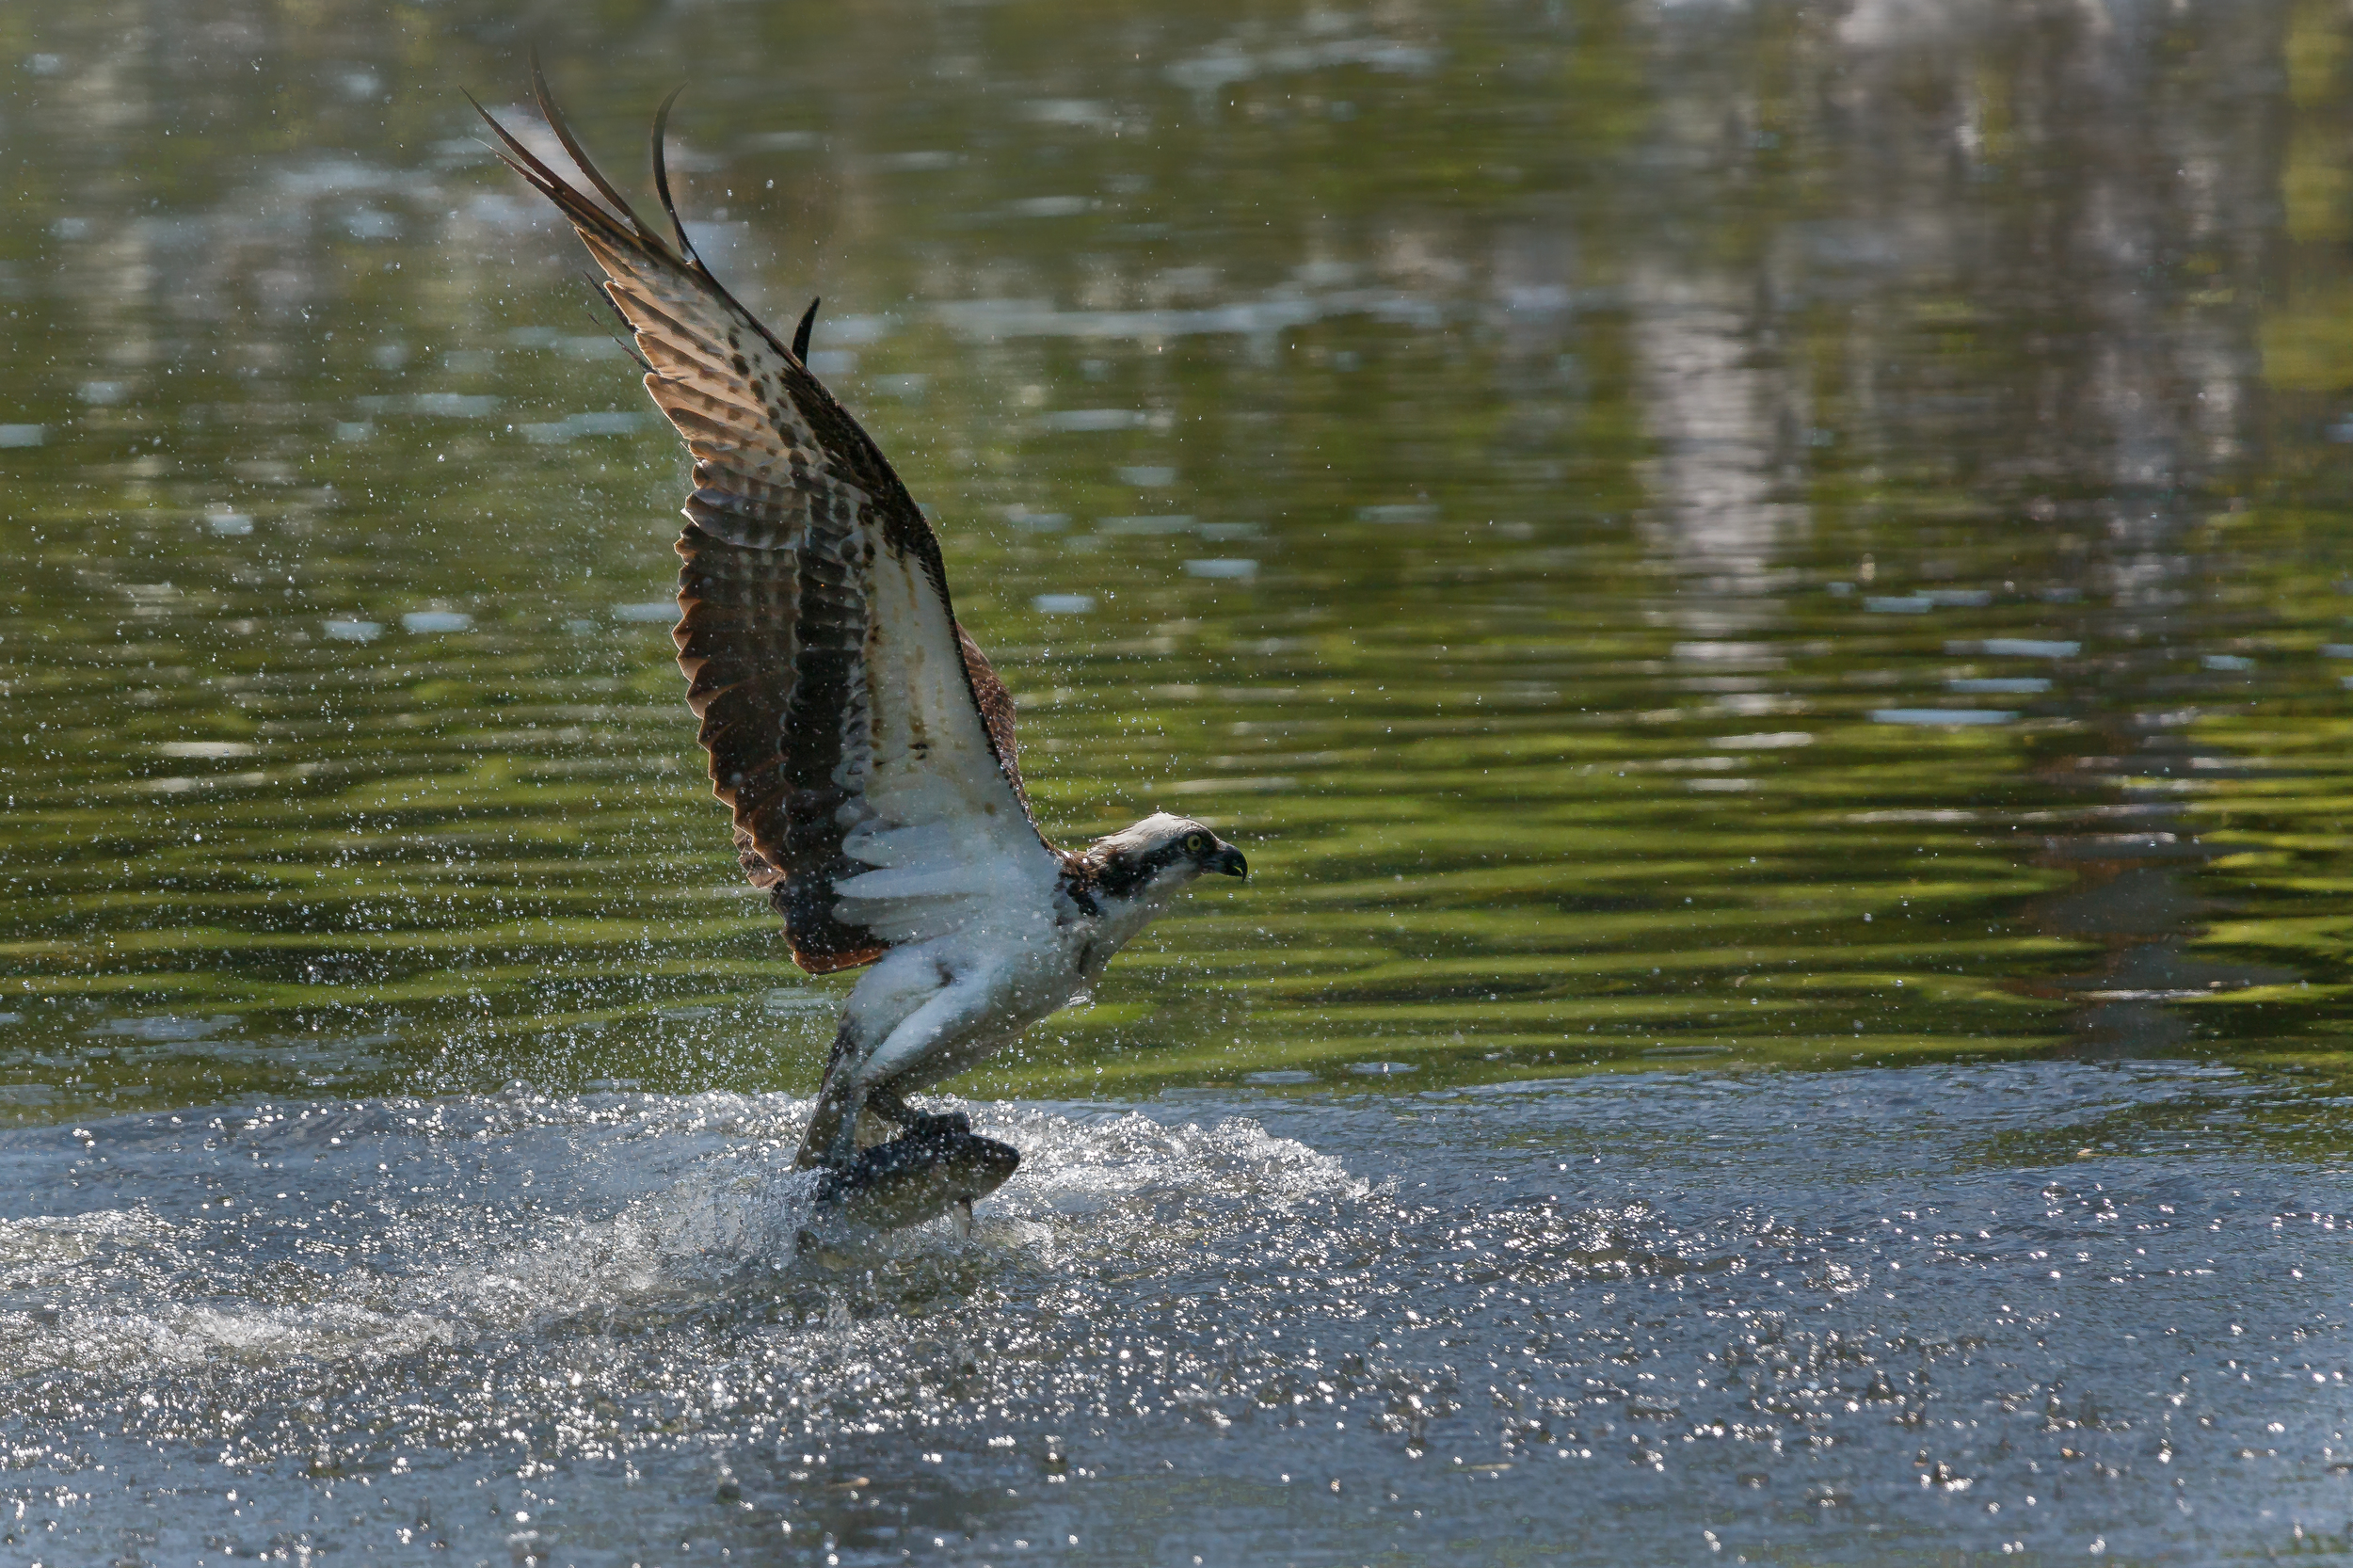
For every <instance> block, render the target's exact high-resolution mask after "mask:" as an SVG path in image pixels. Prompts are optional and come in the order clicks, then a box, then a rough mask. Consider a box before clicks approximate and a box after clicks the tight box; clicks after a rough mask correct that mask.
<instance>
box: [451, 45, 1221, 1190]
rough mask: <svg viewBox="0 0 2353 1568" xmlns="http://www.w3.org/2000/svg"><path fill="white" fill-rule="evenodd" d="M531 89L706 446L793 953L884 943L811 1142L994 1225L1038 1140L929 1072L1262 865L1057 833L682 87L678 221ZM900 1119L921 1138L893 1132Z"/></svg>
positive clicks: (878, 462)
mask: <svg viewBox="0 0 2353 1568" xmlns="http://www.w3.org/2000/svg"><path fill="white" fill-rule="evenodd" d="M532 86H533V88H534V90H535V92H536V96H537V100H538V105H539V109H540V112H541V114H542V115H544V116H545V117H546V120H547V123H548V129H549V130H550V131H551V132H552V134H553V136H554V137H555V140H556V142H557V144H558V145H560V146H561V147H562V148H563V150H564V154H565V156H566V157H567V158H568V159H569V161H570V163H571V164H572V166H573V170H574V172H575V173H576V174H577V175H578V176H579V177H580V179H581V180H583V181H584V182H585V183H584V184H578V183H575V181H574V180H573V178H571V177H570V176H568V175H567V174H565V173H563V172H560V171H559V170H558V169H557V168H554V167H553V166H552V165H551V164H550V163H549V162H547V161H546V160H544V159H542V158H541V157H539V155H538V154H537V153H536V152H533V151H532V150H531V149H530V148H529V147H528V146H526V145H525V144H524V143H523V142H522V141H520V139H518V138H517V137H516V136H512V135H510V134H509V133H508V132H507V130H506V129H505V127H504V126H502V125H501V124H500V123H499V122H498V121H497V120H495V119H493V118H492V117H491V116H490V115H489V114H488V112H487V111H483V112H482V118H483V120H485V121H487V122H488V125H489V127H490V130H491V132H492V133H493V134H494V135H495V136H497V137H498V139H499V143H500V149H499V151H500V156H501V157H502V158H504V160H505V162H506V164H507V165H508V167H509V168H513V169H514V170H515V171H516V172H517V173H518V174H520V175H521V176H522V177H523V179H524V180H525V181H527V182H529V184H531V185H532V186H533V187H534V188H535V189H536V190H537V191H538V192H539V193H540V194H541V195H542V196H545V197H546V198H547V199H548V200H551V201H552V202H553V203H554V204H555V206H556V207H557V209H558V210H559V211H561V212H562V214H563V215H564V216H565V217H566V218H567V219H568V220H569V221H570V223H571V225H572V228H573V231H574V232H576V233H578V234H579V236H580V238H581V240H582V242H583V243H584V245H586V246H587V248H588V252H589V255H590V256H591V257H592V258H593V259H594V260H595V262H596V264H597V265H598V266H599V267H600V269H601V270H602V271H603V273H604V282H603V288H604V292H605V294H606V296H608V297H609V298H610V300H611V301H612V304H613V307H614V309H615V310H616V312H618V313H619V315H620V317H621V318H622V320H623V321H624V322H625V323H626V324H627V326H628V327H629V328H630V330H631V332H632V334H633V339H634V344H635V351H636V353H637V355H638V356H639V363H640V367H641V368H642V369H643V370H644V372H645V376H644V380H645V386H646V391H647V392H648V393H649V394H650V395H651V396H652V398H653V401H654V403H655V405H656V406H657V407H658V408H661V410H662V411H663V413H664V415H666V416H667V417H668V419H669V421H670V423H671V424H673V425H674V426H676V427H677V429H678V432H679V434H680V436H681V437H683V438H684V440H685V441H686V446H687V451H688V453H689V455H690V456H692V457H693V459H694V476H693V485H694V488H693V491H692V493H691V494H690V495H689V496H688V498H687V502H686V508H685V510H686V518H687V526H686V528H685V531H684V533H683V534H682V535H681V536H680V539H679V541H678V553H679V556H680V560H681V562H682V565H681V567H680V572H679V608H680V621H679V624H678V626H677V628H676V629H675V630H674V631H673V632H672V636H673V638H674V639H675V641H676V642H677V644H678V659H679V667H680V670H681V671H683V672H684V674H685V676H686V680H687V698H686V699H687V705H688V706H689V707H690V708H692V709H693V710H694V712H695V714H696V717H697V718H698V719H699V720H700V721H701V724H702V728H701V735H700V739H701V742H702V745H703V749H704V751H705V753H706V754H707V755H708V756H709V758H710V764H711V782H712V793H713V794H715V795H716V796H718V798H719V799H720V800H721V801H722V802H724V803H725V804H726V805H727V807H728V809H729V811H730V813H731V814H732V816H733V819H734V829H735V848H736V853H737V856H738V857H739V859H740V860H741V862H742V865H743V868H744V873H745V874H746V875H747V876H748V877H749V878H750V879H751V881H752V883H753V885H754V886H756V887H758V888H760V889H761V890H762V891H764V892H766V893H767V895H768V900H769V904H770V905H771V906H772V907H773V908H774V909H775V910H776V913H777V914H778V915H779V916H781V917H782V919H783V921H784V927H785V935H786V937H787V939H788V940H789V942H790V943H791V946H792V957H793V960H794V962H796V963H798V964H799V965H800V966H801V967H802V968H804V969H807V970H808V971H809V972H810V973H811V974H829V973H832V972H833V971H835V970H838V969H849V968H859V967H861V966H869V965H871V966H872V968H869V969H868V970H867V973H866V974H865V976H864V977H863V978H862V979H861V980H860V981H859V982H858V984H857V986H856V989H855V990H853V991H852V992H851V993H850V996H849V999H848V1000H847V1001H846V1002H845V1003H844V1004H843V1006H842V1010H841V1017H840V1025H839V1027H838V1029H837V1030H836V1032H835V1035H834V1044H833V1051H832V1055H831V1057H830V1059H829V1060H828V1061H827V1063H826V1066H825V1075H824V1081H823V1083H822V1085H821V1086H820V1088H819V1090H818V1095H817V1103H816V1106H815V1108H814V1110H813V1112H811V1115H810V1118H809V1125H808V1131H807V1132H806V1134H805V1135H804V1137H803V1139H802V1143H801V1147H800V1151H799V1153H798V1154H797V1156H796V1157H795V1160H794V1163H795V1165H796V1166H797V1167H798V1168H802V1169H818V1170H822V1171H824V1173H825V1175H824V1178H823V1181H822V1183H821V1197H820V1200H819V1204H820V1208H823V1209H825V1210H827V1211H828V1212H830V1213H832V1214H834V1215H836V1216H848V1217H855V1218H856V1219H858V1220H859V1221H860V1222H861V1223H865V1224H880V1225H885V1226H890V1225H904V1224H920V1223H922V1221H924V1220H927V1219H932V1218H936V1216H938V1215H940V1214H942V1213H953V1214H956V1215H957V1216H958V1217H959V1219H960V1223H968V1221H969V1218H970V1208H971V1204H972V1202H973V1200H975V1199H977V1198H981V1197H985V1196H986V1195H987V1194H988V1193H989V1192H994V1191H995V1190H996V1188H997V1187H998V1185H999V1184H1000V1183H1001V1182H1002V1181H1003V1180H1004V1179H1005V1178H1006V1177H1007V1176H1011V1175H1012V1174H1013V1170H1014V1167H1015V1165H1016V1164H1017V1163H1018V1162H1019V1160H1020V1156H1019V1155H1018V1154H1016V1152H1015V1151H1014V1150H1013V1149H1012V1148H1011V1147H1010V1146H1008V1145H1006V1144H1000V1143H997V1142H995V1141H994V1140H991V1139H987V1138H981V1137H977V1136H975V1135H974V1134H973V1133H972V1131H971V1128H970V1125H969V1124H968V1122H966V1121H965V1120H964V1118H963V1117H961V1116H954V1115H951V1116H944V1117H943V1116H923V1115H920V1114H918V1113H916V1112H911V1111H909V1110H908V1109H907V1107H906V1103H905V1097H906V1096H909V1095H913V1094H920V1093H921V1092H923V1091H925V1090H927V1089H930V1088H932V1087H933V1086H935V1085H936V1084H938V1083H940V1082H941V1081H943V1080H947V1079H949V1078H952V1077H954V1076H955V1075H956V1074H958V1073H961V1072H964V1071H966V1070H967V1069H968V1068H970V1067H973V1066H975V1065H977V1064H980V1063H981V1062H983V1061H984V1060H985V1059H987V1058H988V1057H990V1056H993V1055H995V1054H996V1053H997V1052H998V1051H1000V1050H1001V1049H1003V1048H1005V1047H1006V1046H1008V1045H1010V1044H1012V1043H1013V1042H1014V1041H1015V1040H1016V1039H1017V1038H1019V1037H1020V1035H1021V1033H1022V1032H1023V1031H1024V1030H1026V1029H1028V1028H1029V1027H1030V1025H1032V1024H1033V1023H1035V1022H1037V1021H1038V1020H1039V1019H1041V1018H1043V1017H1045V1016H1047V1015H1048V1014H1050V1013H1053V1012H1055V1011H1057V1010H1058V1009H1060V1008H1062V1007H1064V1006H1066V1005H1068V1004H1069V1003H1070V1002H1072V1001H1073V1000H1079V999H1081V998H1084V997H1086V996H1088V995H1090V994H1091V993H1092V992H1093V990H1094V988H1095V985H1096V982H1097V981H1098V980H1099V979H1100V978H1101V976H1102V973H1103V969H1104V966H1105V965H1107V964H1109V963H1110V962H1111V959H1112V955H1113V954H1114V953H1116V952H1119V950H1120V949H1121V948H1122V947H1123V946H1125V945H1126V944H1127V943H1128V941H1129V940H1130V939H1132V938H1133V937H1134V936H1136V935H1137V934H1138V933H1139V932H1141V931H1142V930H1143V929H1144V926H1145V925H1146V924H1147V923H1148V922H1149V921H1150V920H1152V918H1153V917H1154V916H1155V915H1157V914H1159V913H1160V911H1161V910H1162V909H1163V908H1165V907H1166V906H1167V905H1168V904H1169V903H1170V901H1171V900H1173V899H1174V898H1175V897H1176V896H1177V894H1178V893H1180V892H1182V891H1183V890H1184V889H1185V888H1188V887H1190V886H1191V885H1192V884H1193V882H1194V881H1196V880H1198V879H1199V878H1200V877H1202V876H1205V875H1219V876H1232V877H1243V876H1246V875H1247V874H1248V872H1249V865H1248V863H1247V862H1246V861H1245V860H1244V859H1243V857H1242V853H1241V850H1239V849H1237V848H1235V847H1234V846H1233V845H1232V844H1229V843H1227V842H1226V841H1225V840H1223V839H1220V838H1219V837H1218V836H1217V835H1216V834H1215V833H1214V832H1212V831H1211V830H1210V829H1209V826H1208V824H1204V823H1199V822H1195V821H1193V820H1192V819H1190V818H1186V817H1177V816H1171V815H1168V814H1166V813H1163V812H1155V813H1154V814H1153V815H1151V816H1149V817H1146V818H1144V820H1143V821H1142V822H1139V823H1137V824H1134V825H1133V826H1131V827H1128V828H1126V829H1123V830H1122V831H1120V832H1117V833H1113V834H1112V835H1110V836H1109V837H1106V838H1102V839H1098V840H1096V841H1095V842H1094V843H1092V844H1091V845H1089V846H1088V847H1086V848H1084V849H1080V850H1064V849H1059V848H1056V847H1055V846H1054V845H1053V844H1051V843H1049V842H1048V840H1047V839H1046V836H1045V834H1044V832H1043V831H1042V830H1041V829H1040V827H1039V825H1038V823H1037V820H1036V817H1035V815H1034V814H1033V813H1032V810H1031V807H1030V797H1029V792H1028V790H1027V789H1026V788H1025V787H1024V785H1023V783H1022V777H1021V768H1020V763H1019V761H1018V760H1017V757H1016V744H1015V737H1014V704H1013V699H1012V697H1011V696H1010V695H1009V694H1008V693H1007V692H1006V689H1005V685H1004V682H1003V681H1001V680H999V679H998V678H997V672H996V671H995V670H994V669H993V668H991V667H990V664H989V662H988V659H987V656H986V655H984V653H982V651H981V648H980V645H979V644H978V643H975V642H974V641H973V640H972V637H971V635H970V633H968V632H966V631H965V629H964V628H963V626H962V625H960V624H959V623H958V622H957V620H956V617H955V612H954V609H953V607H952V603H951V600H950V595H949V590H948V568H947V563H946V559H945V557H944V555H943V554H942V552H941V550H940V544H939V539H938V537H937V536H936V535H935V534H934V533H933V531H932V526H931V523H930V521H929V520H927V519H926V518H925V516H924V514H923V511H922V509H921V508H920V507H919V506H918V505H917V504H916V503H915V500H914V498H913V497H912V496H910V495H909V494H908V493H907V488H906V487H905V485H904V484H903V483H902V482H901V481H900V478H899V476H898V474H897V473H896V472H893V471H892V469H891V466H890V464H889V462H888V460H887V459H886V458H885V457H884V456H883V455H882V452H881V450H880V449H879V448H877V447H876V446H875V444H874V442H873V440H872V438H871V437H869V436H868V435H867V433H866V431H865V430H864V429H862V428H861V427H860V426H859V424H858V423H857V421H856V420H855V419H853V418H852V417H851V415H850V413H849V411H848V410H847V409H846V408H843V407H842V406H841V405H840V402H838V401H837V400H836V399H835V397H834V395H833V393H832V392H829V391H828V390H827V389H826V388H825V386H824V383H823V382H821V381H820V380H819V379H818V378H817V376H816V375H815V373H814V372H812V371H811V370H810V369H809V366H808V344H809V337H810V334H811V332H812V331H814V330H815V325H816V312H817V307H816V305H815V303H814V302H812V303H811V304H810V306H809V308H808V313H807V314H806V315H804V316H803V317H802V318H801V321H800V324H799V326H798V328H797V329H796V330H795V331H794V333H793V334H792V340H791V342H790V344H787V342H786V341H785V340H784V339H782V338H779V337H777V336H776V334H775V333H774V332H772V331H770V330H769V329H768V328H767V327H766V326H764V325H763V324H762V323H761V322H760V320H759V319H758V318H756V317H755V316H753V315H752V313H751V312H749V311H747V310H745V309H744V306H743V305H742V304H741V303H739V302H738V301H737V300H736V298H735V296H733V295H731V294H729V293H728V290H727V289H726V287H725V286H724V285H722V284H721V283H720V281H719V280H718V279H717V278H716V277H715V276H714V275H713V274H712V270H711V268H710V267H709V266H708V265H706V264H704V261H703V258H702V257H701V256H700V255H699V254H697V253H696V249H695V245H694V242H693V240H692V239H691V238H690V237H689V236H688V234H687V232H686V227H685V225H684V223H683V222H681V221H680V217H679V213H678V206H677V203H676V201H675V200H673V198H672V194H671V189H670V178H669V171H668V168H667V167H666V165H665V163H664V148H663V135H664V126H665V124H666V122H667V120H668V117H669V110H670V104H671V103H673V102H675V101H676V99H677V97H678V95H677V94H676V93H672V94H671V96H670V98H669V99H668V100H665V101H664V103H663V105H662V107H661V109H660V110H659V111H658V112H657V113H656V114H655V116H654V127H653V181H654V190H655V192H656V194H657V195H658V196H659V198H660V200H661V203H662V209H663V213H664V216H666V217H667V218H668V220H669V232H667V233H666V234H665V233H664V232H660V231H658V230H656V229H655V228H653V227H651V226H650V225H648V223H646V222H645V220H644V219H642V218H641V217H639V216H638V215H637V214H636V212H635V211H634V210H632V208H631V206H630V204H629V202H628V200H626V199H625V198H624V197H623V196H622V195H621V193H620V191H619V190H618V189H616V187H615V186H614V184H612V182H611V181H609V180H607V179H606V178H605V177H604V175H603V174H601V173H600V172H599V171H598V169H597V168H596V166H595V165H594V164H592V163H591V162H590V161H589V159H588V155H587V153H586V152H585V151H584V149H583V148H582V147H581V144H580V141H579V139H578V138H577V137H576V136H574V135H573V134H572V132H571V130H570V128H569V127H568V126H567V125H566V124H565V122H564V120H563V117H562V116H561V115H559V114H557V113H556V110H555V106H554V104H552V102H551V101H550V99H549V96H548V90H547V83H546V80H545V78H544V77H543V76H542V75H541V74H540V72H539V68H538V65H537V62H536V60H535V61H534V62H533V65H532ZM475 108H476V109H477V110H478V111H479V110H481V105H480V104H475ZM885 1124H888V1125H894V1126H896V1127H898V1128H901V1129H903V1130H902V1132H901V1135H900V1136H898V1137H896V1138H893V1139H891V1140H890V1141H889V1142H887V1143H880V1144H876V1143H874V1142H873V1141H872V1133H873V1132H875V1131H876V1130H877V1129H879V1128H881V1127H882V1126H884V1125H885Z"/></svg>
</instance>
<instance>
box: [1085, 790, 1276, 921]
mask: <svg viewBox="0 0 2353 1568" xmlns="http://www.w3.org/2000/svg"><path fill="white" fill-rule="evenodd" d="M1080 859H1081V861H1083V862H1084V863H1085V864H1086V866H1087V867H1088V868H1089V869H1090V870H1091V871H1093V872H1094V873H1095V882H1096V886H1097V887H1098V888H1101V889H1102V890H1103V891H1104V892H1105V893H1107V894H1109V895H1110V896H1111V897H1112V898H1122V899H1124V898H1133V897H1136V896H1137V895H1139V894H1143V893H1146V892H1160V891H1169V892H1174V891H1175V890H1176V889H1177V888H1181V887H1183V886H1184V885H1185V884H1186V883H1188V882H1191V881H1192V880H1193V878H1195V877H1197V876H1200V875H1202V874H1204V873H1206V872H1217V873H1218V874H1219V875H1221V876H1247V875H1249V874H1250V863H1249V862H1248V861H1247V860H1244V859H1243V858H1242V854H1241V851H1240V850H1238V849H1236V848H1235V847H1234V846H1233V845H1231V844H1229V843H1227V842H1226V841H1225V840H1223V839H1221V838H1219V837H1218V836H1217V835H1216V834H1214V833H1212V832H1210V831H1209V828H1208V826H1207V825H1205V824H1201V823H1197V822H1194V821H1193V819H1192V818H1190V817H1172V816H1170V815H1169V814H1168V813H1167V812H1165V811H1155V812H1154V813H1153V814H1152V815H1150V816H1148V817H1146V818H1144V820H1143V821H1142V822H1140V823H1137V824H1135V825H1134V826H1132V827H1125V828H1122V829H1120V830H1119V831H1118V832H1116V833H1113V834H1112V835H1111V836H1110V837H1109V838H1104V839H1097V840H1095V842H1094V843H1093V844H1092V845H1090V846H1089V847H1088V849H1087V850H1086V852H1085V854H1084V855H1082V856H1080Z"/></svg>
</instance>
